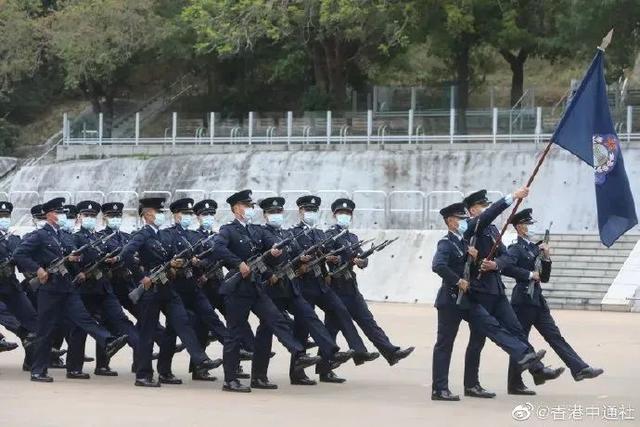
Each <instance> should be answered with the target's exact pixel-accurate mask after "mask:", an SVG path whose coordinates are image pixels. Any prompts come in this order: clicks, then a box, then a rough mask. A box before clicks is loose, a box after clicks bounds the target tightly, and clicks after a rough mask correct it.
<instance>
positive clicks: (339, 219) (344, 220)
mask: <svg viewBox="0 0 640 427" xmlns="http://www.w3.org/2000/svg"><path fill="white" fill-rule="evenodd" d="M336 223H337V224H338V225H339V226H340V227H344V228H348V227H349V225H351V215H349V214H338V215H336Z"/></svg>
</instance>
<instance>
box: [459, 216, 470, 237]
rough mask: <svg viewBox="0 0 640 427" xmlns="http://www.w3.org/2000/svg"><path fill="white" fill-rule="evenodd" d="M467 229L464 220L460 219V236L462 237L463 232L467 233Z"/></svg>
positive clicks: (467, 225)
mask: <svg viewBox="0 0 640 427" xmlns="http://www.w3.org/2000/svg"><path fill="white" fill-rule="evenodd" d="M467 228H469V224H468V223H467V221H466V220H464V219H461V220H459V221H458V233H460V235H461V236H462V235H464V233H465V231H467Z"/></svg>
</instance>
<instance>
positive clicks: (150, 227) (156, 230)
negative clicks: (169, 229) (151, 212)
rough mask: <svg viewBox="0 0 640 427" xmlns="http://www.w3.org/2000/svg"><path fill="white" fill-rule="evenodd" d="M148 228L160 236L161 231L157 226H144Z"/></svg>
mask: <svg viewBox="0 0 640 427" xmlns="http://www.w3.org/2000/svg"><path fill="white" fill-rule="evenodd" d="M144 226H145V227H146V228H148V229H149V230H151V231H153V232H154V234H158V231H160V230H159V229H158V228H157V227H156V226H155V225H153V224H145V225H144Z"/></svg>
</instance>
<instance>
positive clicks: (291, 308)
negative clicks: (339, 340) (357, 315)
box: [251, 225, 339, 380]
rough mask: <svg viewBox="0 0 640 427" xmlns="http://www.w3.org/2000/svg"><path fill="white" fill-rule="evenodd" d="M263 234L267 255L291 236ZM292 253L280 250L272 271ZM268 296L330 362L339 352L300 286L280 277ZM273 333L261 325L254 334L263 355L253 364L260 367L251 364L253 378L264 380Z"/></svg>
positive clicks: (282, 232) (276, 230)
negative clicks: (306, 331) (291, 318)
mask: <svg viewBox="0 0 640 427" xmlns="http://www.w3.org/2000/svg"><path fill="white" fill-rule="evenodd" d="M262 230H263V239H262V242H263V246H262V248H261V250H262V251H266V250H268V249H269V248H271V247H273V245H274V244H276V243H278V242H281V241H282V240H284V239H286V238H288V237H291V236H293V234H292V232H291V231H285V230H282V229H281V228H275V227H273V226H271V225H265V226H263V227H262ZM293 252H294V250H293V249H292V248H291V245H287V246H286V247H285V248H284V249H283V254H282V255H281V256H280V257H278V258H277V259H276V260H274V262H273V264H276V265H273V267H275V268H277V265H282V264H284V263H287V262H288V261H289V260H290V259H291V258H292V256H291V255H292V254H293ZM266 291H267V294H268V295H269V297H270V298H271V300H272V301H273V302H274V303H275V305H276V306H277V307H278V308H279V309H280V310H281V311H283V312H289V313H290V314H292V315H293V316H294V323H298V324H302V325H301V326H300V327H302V328H306V329H307V330H308V331H309V333H310V334H311V336H312V337H313V340H314V341H315V343H316V344H318V348H319V351H320V355H321V356H322V359H323V360H327V361H328V360H331V359H332V356H333V354H334V353H335V352H337V351H338V350H339V347H338V346H337V344H336V342H335V337H332V336H331V334H330V333H329V331H328V330H327V328H326V327H325V325H324V324H323V323H322V321H321V320H320V319H319V318H318V316H317V315H316V313H315V311H314V310H313V307H311V305H310V304H309V303H308V302H307V301H306V300H305V299H304V298H303V297H302V292H301V291H300V288H299V283H298V282H296V283H292V282H291V280H289V278H288V277H286V276H285V277H283V278H282V279H280V281H279V282H278V283H276V284H275V285H267V287H266ZM271 342H272V333H271V330H270V329H269V328H268V327H266V326H265V325H260V326H259V327H258V330H257V331H256V343H257V344H256V348H259V349H262V351H264V354H261V355H259V356H257V357H256V360H258V361H261V362H262V363H254V364H252V366H251V377H252V378H266V376H267V369H268V365H269V353H270V352H271ZM258 343H259V344H258ZM294 361H295V359H294V357H293V356H292V357H291V363H290V367H289V374H290V377H291V380H295V379H296V378H297V377H296V372H295V370H294Z"/></svg>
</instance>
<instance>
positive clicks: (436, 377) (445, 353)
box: [431, 231, 485, 391]
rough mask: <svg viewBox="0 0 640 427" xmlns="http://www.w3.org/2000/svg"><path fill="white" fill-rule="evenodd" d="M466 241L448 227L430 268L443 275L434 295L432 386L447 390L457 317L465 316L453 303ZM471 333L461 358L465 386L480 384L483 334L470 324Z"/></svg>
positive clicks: (465, 255)
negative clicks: (434, 328)
mask: <svg viewBox="0 0 640 427" xmlns="http://www.w3.org/2000/svg"><path fill="white" fill-rule="evenodd" d="M467 249H468V245H467V242H465V241H464V239H462V237H461V236H459V235H456V234H454V233H452V232H451V231H449V233H448V234H447V235H446V236H445V237H443V238H442V239H440V241H438V247H437V249H436V253H435V255H434V257H433V262H432V264H431V269H432V270H433V272H434V273H436V274H438V275H439V276H440V277H442V286H441V287H440V289H439V290H438V295H437V296H436V302H435V307H436V308H437V309H438V333H437V339H436V344H435V345H434V347H433V365H432V369H433V375H432V386H431V387H432V390H433V391H444V390H449V366H450V364H451V353H452V352H453V343H454V341H455V339H456V335H457V334H458V328H459V326H460V321H462V320H463V319H465V320H468V315H467V314H468V313H467V312H466V311H464V310H461V309H460V308H458V306H457V305H456V300H457V297H458V281H459V280H460V279H461V278H462V276H463V273H464V266H465V263H466V260H467ZM469 330H470V336H469V344H467V351H466V353H465V362H464V387H465V388H471V387H474V386H476V385H479V384H480V381H479V379H478V368H479V365H480V352H481V351H482V348H483V347H484V341H485V339H484V335H482V334H481V333H480V331H479V330H478V328H475V327H473V326H472V325H471V324H470V325H469Z"/></svg>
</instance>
